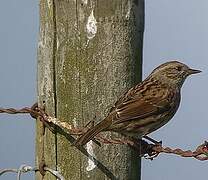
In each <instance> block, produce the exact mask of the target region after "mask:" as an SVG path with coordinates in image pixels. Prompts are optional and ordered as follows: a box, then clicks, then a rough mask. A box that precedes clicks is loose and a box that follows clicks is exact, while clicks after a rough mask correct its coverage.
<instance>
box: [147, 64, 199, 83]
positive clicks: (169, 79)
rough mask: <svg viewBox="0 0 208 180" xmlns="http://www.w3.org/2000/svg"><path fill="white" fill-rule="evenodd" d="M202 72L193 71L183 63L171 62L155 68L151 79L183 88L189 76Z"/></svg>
mask: <svg viewBox="0 0 208 180" xmlns="http://www.w3.org/2000/svg"><path fill="white" fill-rule="evenodd" d="M200 72H201V71H200V70H195V69H191V68H189V67H188V66H187V65H185V64H183V63H181V62H178V61H170V62H166V63H164V64H161V65H160V66H158V67H157V68H155V69H154V70H153V71H152V73H151V74H150V77H151V78H156V79H157V80H161V81H163V83H168V84H169V85H171V86H178V87H181V86H182V85H183V83H184V81H185V79H186V78H187V77H188V76H189V75H191V74H196V73H200Z"/></svg>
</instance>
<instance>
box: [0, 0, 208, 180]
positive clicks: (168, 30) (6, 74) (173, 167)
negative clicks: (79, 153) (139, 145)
mask: <svg viewBox="0 0 208 180" xmlns="http://www.w3.org/2000/svg"><path fill="white" fill-rule="evenodd" d="M207 17H208V1H207V0H201V1H196V0H183V1H181V0H174V1H172V0H157V1H155V0H146V27H145V38H144V63H143V67H144V68H143V71H144V77H146V76H147V74H149V72H150V71H151V70H152V69H153V68H155V67H156V66H157V65H159V64H161V63H162V62H166V61H167V60H171V59H180V60H181V61H182V62H184V63H186V64H187V65H189V66H190V67H193V68H196V69H197V68H198V69H201V70H202V71H203V73H201V74H198V75H195V76H192V77H190V78H189V79H188V80H187V81H186V82H185V84H184V87H183V89H182V95H183V97H182V103H181V106H180V109H179V111H178V112H177V114H176V115H175V117H174V118H173V120H172V121H171V122H170V123H169V124H168V125H167V126H165V127H164V128H161V129H160V130H158V131H157V132H155V133H153V134H152V135H151V136H152V137H154V138H155V139H158V140H163V144H164V145H165V146H171V147H181V148H184V149H194V148H195V147H196V146H198V145H199V144H201V143H203V141H204V140H206V138H207V129H206V125H207V120H206V117H207V116H206V114H205V113H206V111H207V103H206V101H207V99H208V95H207V87H208V86H207V78H208V73H207V70H208V68H207V67H208V53H207V52H208V50H207V47H208V45H207V43H208V21H207ZM0 22H1V26H0V53H1V55H0V56H1V66H0V81H1V93H0V106H4V107H22V106H27V105H31V104H32V103H33V102H35V101H36V47H37V35H38V1H34V0H18V1H15V0H7V1H2V2H1V6H0ZM34 128H35V123H34V121H33V120H32V119H30V118H29V116H25V115H21V116H19V115H18V116H8V115H2V114H1V115H0V141H1V146H0V168H8V167H13V168H17V167H18V166H19V165H21V164H24V163H26V164H29V165H34V139H35V130H34ZM142 162H143V163H142V180H175V179H176V178H177V179H179V180H180V179H189V180H195V179H205V178H206V177H207V169H208V164H207V162H200V161H197V160H195V159H191V158H180V157H176V156H175V155H160V156H159V157H158V158H157V159H155V160H153V161H149V160H145V159H143V161H142ZM0 179H4V180H11V179H15V176H14V174H8V175H4V176H2V177H1V178H0ZM26 179H33V178H32V176H31V174H28V175H24V178H23V180H26Z"/></svg>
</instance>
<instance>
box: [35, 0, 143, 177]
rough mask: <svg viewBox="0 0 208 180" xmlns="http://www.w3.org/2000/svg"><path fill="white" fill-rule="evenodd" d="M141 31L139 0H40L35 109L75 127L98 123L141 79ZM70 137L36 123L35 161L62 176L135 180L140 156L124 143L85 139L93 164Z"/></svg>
mask: <svg viewBox="0 0 208 180" xmlns="http://www.w3.org/2000/svg"><path fill="white" fill-rule="evenodd" d="M143 31H144V0H47V1H46V0H40V35H39V43H38V102H39V106H42V105H43V103H45V108H46V111H47V113H48V114H49V115H51V116H54V117H57V118H58V119H61V120H62V121H66V122H68V123H71V124H73V125H74V126H75V127H83V126H84V125H85V124H86V123H87V122H89V121H91V120H95V122H96V123H97V122H98V121H100V120H102V119H103V118H104V117H105V116H106V115H107V113H108V111H109V109H110V108H111V106H113V104H114V103H115V101H116V100H117V98H118V97H119V96H120V95H121V94H122V93H123V92H125V91H126V90H127V89H129V88H130V87H131V86H133V85H135V83H137V82H139V81H140V80H141V74H142V44H143ZM109 135H110V134H108V133H107V134H106V136H107V137H109ZM112 136H113V137H115V134H112ZM69 140H70V139H66V137H65V136H62V135H61V134H60V133H57V134H53V133H51V132H50V131H49V130H48V129H45V131H44V128H43V126H42V123H40V122H38V121H37V137H36V163H37V165H39V164H40V163H41V162H42V161H43V160H44V161H45V163H46V165H47V166H48V167H50V168H53V169H57V170H59V171H60V172H61V174H62V175H63V176H64V177H65V179H66V180H79V179H80V180H81V179H83V180H84V179H85V180H86V179H90V180H97V179H106V177H108V178H109V179H131V180H139V178H140V169H141V168H140V166H141V165H140V158H139V157H138V155H137V154H135V152H133V151H131V150H130V149H129V148H128V147H126V146H123V145H102V147H98V146H97V145H96V144H93V143H88V145H87V147H86V149H87V151H88V153H90V154H92V155H93V156H94V157H95V158H96V159H97V161H96V162H93V161H91V160H90V159H88V157H86V156H85V155H84V154H83V153H81V152H80V151H79V150H78V149H76V148H75V147H73V146H71V143H70V141H69ZM71 141H73V138H72V139H71ZM83 152H84V151H83ZM42 178H43V179H44V180H53V179H54V180H55V179H56V178H55V177H53V176H52V175H50V174H49V173H46V174H45V176H44V177H41V175H40V173H39V172H38V173H37V174H36V179H38V180H39V179H42Z"/></svg>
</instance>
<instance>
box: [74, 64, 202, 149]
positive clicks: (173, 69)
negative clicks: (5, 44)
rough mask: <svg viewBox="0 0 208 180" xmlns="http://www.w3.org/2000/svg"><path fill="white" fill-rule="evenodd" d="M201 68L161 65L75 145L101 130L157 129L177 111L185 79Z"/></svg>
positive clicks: (133, 131) (136, 131)
mask: <svg viewBox="0 0 208 180" xmlns="http://www.w3.org/2000/svg"><path fill="white" fill-rule="evenodd" d="M200 72H201V71H200V70H194V69H190V68H189V67H188V66H187V65H185V64H183V63H180V62H177V61H170V62H167V63H164V64H162V65H160V66H159V67H157V68H156V69H154V70H153V71H152V73H151V74H150V75H149V76H148V77H147V78H146V79H145V80H144V81H142V82H141V83H139V84H137V85H136V86H135V87H132V88H131V89H129V90H128V91H127V92H126V93H125V94H123V95H122V96H121V97H120V99H119V100H118V101H117V102H116V103H115V105H114V107H112V108H111V110H110V112H109V114H108V116H107V117H106V118H105V119H104V120H102V121H101V122H100V123H98V124H97V125H96V126H94V127H92V128H90V129H89V130H88V131H87V132H86V133H84V134H83V135H81V136H80V137H79V138H78V139H77V141H76V142H75V145H76V146H81V145H84V144H86V143H87V142H88V141H90V140H91V139H93V137H94V136H96V135H97V134H98V133H100V132H101V131H113V132H117V133H120V134H122V135H125V136H131V137H140V138H141V137H142V136H145V135H147V134H149V133H151V132H153V131H155V130H157V129H158V128H160V127H162V126H163V125H165V124H166V123H167V122H168V121H169V120H170V119H171V118H172V117H173V116H174V114H175V113H176V111H177V109H178V107H179V104H180V99H181V93H180V91H181V87H182V85H183V83H184V81H185V79H186V78H187V77H188V76H189V75H191V74H196V73H200Z"/></svg>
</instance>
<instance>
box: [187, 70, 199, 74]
mask: <svg viewBox="0 0 208 180" xmlns="http://www.w3.org/2000/svg"><path fill="white" fill-rule="evenodd" d="M200 72H202V71H200V70H197V69H189V70H188V74H189V75H191V74H197V73H200Z"/></svg>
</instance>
